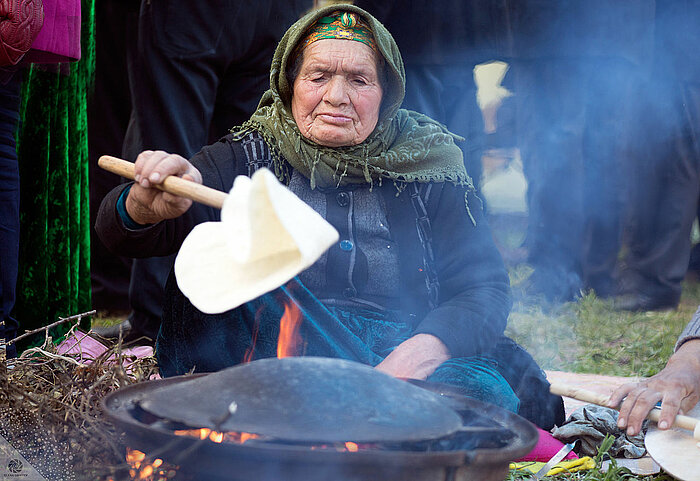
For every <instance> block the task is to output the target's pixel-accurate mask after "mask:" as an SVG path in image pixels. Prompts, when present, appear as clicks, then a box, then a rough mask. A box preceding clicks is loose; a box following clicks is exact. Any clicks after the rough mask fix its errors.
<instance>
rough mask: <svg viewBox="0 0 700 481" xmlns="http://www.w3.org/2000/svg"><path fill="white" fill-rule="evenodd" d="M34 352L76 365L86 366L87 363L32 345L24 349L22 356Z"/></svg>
mask: <svg viewBox="0 0 700 481" xmlns="http://www.w3.org/2000/svg"><path fill="white" fill-rule="evenodd" d="M35 352H36V353H39V354H42V355H44V356H46V357H48V358H49V359H54V360H55V359H62V360H63V361H67V362H70V363H72V364H75V365H76V366H78V367H85V366H87V364H84V363H82V362H79V361H76V360H75V359H73V358H72V357H67V356H61V355H60V354H53V353H51V352H48V351H46V350H44V349H42V348H40V347H32V348H29V349H27V350H26V351H24V352H23V353H22V357H27V355H28V354H33V353H35Z"/></svg>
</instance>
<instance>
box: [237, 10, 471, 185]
mask: <svg viewBox="0 0 700 481" xmlns="http://www.w3.org/2000/svg"><path fill="white" fill-rule="evenodd" d="M339 9H342V10H347V11H351V12H355V13H357V14H358V15H360V16H361V17H362V18H363V19H364V20H365V22H366V23H367V24H369V26H370V28H371V30H372V32H373V33H374V36H375V40H376V42H377V48H378V50H379V52H380V53H381V55H382V56H383V57H384V59H385V61H386V65H385V66H384V68H385V71H386V72H385V73H386V82H384V84H383V87H384V97H383V100H382V108H381V110H380V114H379V121H378V123H377V127H376V128H375V130H374V132H372V134H370V136H369V137H368V138H367V139H366V140H365V141H364V142H362V143H360V144H358V145H354V146H347V147H337V148H330V147H324V146H321V145H318V144H316V143H315V142H313V141H311V140H308V139H306V138H304V137H303V136H302V135H301V133H300V132H299V129H298V127H297V125H296V122H295V121H294V118H293V117H292V114H291V97H292V88H291V86H290V84H289V82H288V79H287V77H286V75H284V72H286V68H287V63H288V62H291V57H292V55H293V53H294V49H295V47H296V45H297V44H298V43H299V42H300V41H302V40H303V39H304V37H305V35H306V32H307V29H308V28H309V27H310V26H311V25H312V24H313V23H314V22H315V21H316V20H318V19H319V18H322V17H325V16H327V15H329V14H330V13H332V12H334V11H337V10H339ZM404 86H405V74H404V67H403V61H402V60H401V54H400V53H399V50H398V47H397V46H396V43H395V42H394V39H393V38H392V37H391V35H390V34H389V32H388V31H387V30H386V28H384V26H383V25H382V24H381V23H379V22H378V21H377V20H376V19H375V18H374V17H372V16H371V15H369V14H368V13H367V12H365V11H364V10H362V9H360V8H358V7H355V6H352V5H343V6H342V7H339V6H338V5H330V6H328V7H325V8H321V9H319V10H316V11H314V12H311V13H309V14H307V15H306V16H305V17H303V18H302V19H301V20H299V21H298V22H296V23H295V24H294V25H292V26H291V27H290V28H289V30H287V33H285V35H284V37H282V40H281V41H280V43H279V45H278V46H277V50H276V51H275V55H274V58H273V60H272V68H271V71H270V90H268V91H267V92H265V94H264V95H263V97H262V99H261V100H260V104H259V105H258V109H257V110H256V112H255V113H254V114H253V116H252V117H251V118H250V120H248V121H247V122H246V123H244V124H243V125H242V126H241V127H236V128H234V129H232V132H233V133H234V134H236V136H235V138H237V139H241V138H243V137H244V136H245V135H247V134H248V133H250V132H251V131H257V132H259V133H260V134H261V135H262V136H263V138H264V139H265V141H266V142H267V143H268V144H269V146H270V148H271V150H272V152H273V153H274V155H275V157H276V160H277V161H279V157H280V155H281V156H283V157H284V158H285V159H286V160H287V162H289V164H291V166H292V167H294V169H296V170H298V171H299V172H301V173H302V174H303V175H305V176H306V177H308V178H309V179H310V180H311V186H312V188H315V187H316V186H320V187H332V186H336V185H346V184H357V183H370V184H371V183H373V182H374V181H375V180H379V182H381V180H382V179H391V180H392V181H394V182H395V183H397V185H398V184H400V183H403V182H415V181H418V182H431V181H434V182H444V181H449V182H453V183H455V184H459V185H471V179H469V176H468V175H467V172H466V170H465V168H464V163H463V160H462V151H461V150H460V149H459V147H457V146H456V145H455V139H459V137H456V136H455V135H454V134H452V133H450V132H448V131H447V129H446V128H445V127H444V126H443V125H441V124H440V123H438V122H436V121H434V120H432V119H430V118H429V117H427V116H425V115H422V114H418V113H416V112H411V111H408V110H404V109H401V108H400V106H401V102H402V101H403V97H404V93H405V88H404ZM281 172H283V169H277V173H278V175H280V173H281Z"/></svg>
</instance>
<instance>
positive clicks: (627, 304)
mask: <svg viewBox="0 0 700 481" xmlns="http://www.w3.org/2000/svg"><path fill="white" fill-rule="evenodd" d="M678 302H679V299H675V298H674V299H671V298H668V297H651V296H647V295H646V294H625V295H622V296H618V297H616V298H615V299H614V300H613V308H615V309H616V310H618V311H630V312H644V311H672V310H674V309H676V308H677V307H678Z"/></svg>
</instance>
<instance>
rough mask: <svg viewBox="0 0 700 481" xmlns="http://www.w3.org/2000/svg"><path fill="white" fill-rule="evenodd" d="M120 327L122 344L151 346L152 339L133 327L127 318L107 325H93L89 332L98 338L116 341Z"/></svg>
mask: <svg viewBox="0 0 700 481" xmlns="http://www.w3.org/2000/svg"><path fill="white" fill-rule="evenodd" d="M120 329H121V331H122V344H134V345H139V346H153V339H151V338H150V337H149V336H147V335H145V334H144V333H143V332H141V331H139V330H138V329H134V328H133V326H132V325H131V321H129V319H126V320H125V321H122V322H120V323H119V324H115V325H113V326H109V327H93V328H92V329H91V330H90V333H91V334H96V335H97V337H99V338H101V339H98V340H105V341H111V342H116V341H118V340H119V330H120Z"/></svg>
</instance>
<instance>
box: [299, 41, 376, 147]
mask: <svg viewBox="0 0 700 481" xmlns="http://www.w3.org/2000/svg"><path fill="white" fill-rule="evenodd" d="M302 55H303V56H304V57H303V61H302V64H301V68H300V70H299V74H298V75H297V78H296V79H295V80H294V86H293V94H292V115H293V116H294V120H295V121H296V123H297V126H298V127H299V130H300V131H301V134H302V135H303V136H304V137H306V138H307V139H310V140H313V141H314V142H316V143H317V144H320V145H325V146H328V147H340V146H345V145H356V144H359V143H360V142H362V141H364V140H365V139H366V138H367V137H368V136H369V134H371V133H372V131H373V130H374V127H375V126H376V125H377V120H378V119H379V107H380V105H381V103H382V87H381V84H380V82H379V74H378V71H377V60H376V57H375V54H374V51H372V49H371V48H370V47H368V46H367V45H365V44H363V43H360V42H356V41H352V40H338V39H326V40H319V41H317V42H314V43H312V44H311V45H309V46H308V47H306V49H304V51H303V52H302Z"/></svg>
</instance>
